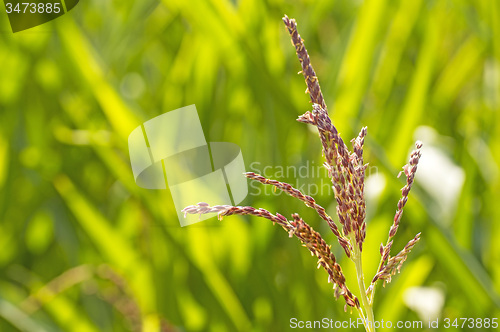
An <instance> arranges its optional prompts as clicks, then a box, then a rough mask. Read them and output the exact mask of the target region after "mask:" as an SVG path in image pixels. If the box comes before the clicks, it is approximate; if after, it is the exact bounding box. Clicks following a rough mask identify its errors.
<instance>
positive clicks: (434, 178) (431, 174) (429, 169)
mask: <svg viewBox="0 0 500 332" xmlns="http://www.w3.org/2000/svg"><path fill="white" fill-rule="evenodd" d="M415 136H416V137H418V138H419V140H421V141H423V142H424V147H423V148H422V158H421V159H420V162H419V164H418V170H417V175H416V181H417V182H418V183H419V184H420V185H422V187H424V188H425V189H426V191H427V192H428V193H429V194H430V195H431V196H432V197H433V198H434V201H435V202H436V203H437V204H438V207H439V209H438V210H437V211H436V213H439V214H440V215H439V216H438V218H437V220H441V221H443V222H445V223H449V222H450V221H451V219H452V217H453V213H454V211H455V207H456V205H457V202H458V199H459V197H460V193H461V191H462V187H463V184H464V181H465V172H464V170H463V169H462V168H461V167H460V166H458V165H456V164H455V163H454V162H453V160H452V159H451V158H450V157H449V155H448V154H447V153H446V150H445V146H446V144H449V142H450V139H449V138H445V137H441V136H439V134H438V133H437V132H436V131H435V130H434V129H433V128H430V127H419V128H417V130H416V131H415ZM443 143H446V144H443Z"/></svg>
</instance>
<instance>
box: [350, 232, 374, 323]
mask: <svg viewBox="0 0 500 332" xmlns="http://www.w3.org/2000/svg"><path fill="white" fill-rule="evenodd" d="M352 240H354V239H352ZM353 243H356V242H353ZM352 260H353V261H354V266H355V268H356V277H357V279H358V286H359V292H360V298H361V303H362V305H363V307H364V309H365V311H366V316H367V319H368V323H367V322H366V320H365V317H364V315H361V318H362V319H363V325H364V326H365V329H366V331H367V332H375V317H374V315H373V307H372V305H371V304H370V302H368V297H367V296H366V287H365V277H364V274H363V263H362V260H361V251H360V250H359V247H358V246H357V245H354V246H353V255H352Z"/></svg>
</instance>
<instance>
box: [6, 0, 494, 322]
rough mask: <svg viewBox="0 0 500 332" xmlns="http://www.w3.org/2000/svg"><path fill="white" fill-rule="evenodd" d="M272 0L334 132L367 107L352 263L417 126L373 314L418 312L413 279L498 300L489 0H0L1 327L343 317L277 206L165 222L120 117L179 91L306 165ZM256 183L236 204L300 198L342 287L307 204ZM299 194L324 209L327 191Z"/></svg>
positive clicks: (288, 53)
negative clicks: (24, 13) (415, 156)
mask: <svg viewBox="0 0 500 332" xmlns="http://www.w3.org/2000/svg"><path fill="white" fill-rule="evenodd" d="M2 11H3V9H2ZM285 13H286V14H288V15H289V16H290V17H293V18H296V20H297V22H298V27H299V31H300V33H301V35H302V37H303V38H304V39H305V43H306V46H307V47H308V50H309V54H310V55H311V58H312V63H313V65H314V67H315V69H316V72H317V75H318V77H319V79H320V83H321V85H322V88H323V92H324V95H325V99H326V102H327V105H328V106H329V111H330V114H331V116H332V118H333V120H334V123H335V125H336V126H337V128H339V130H340V132H341V133H342V136H343V138H344V140H345V141H346V142H348V141H349V140H350V139H351V138H352V137H355V136H356V135H357V132H358V131H359V129H360V128H361V126H364V125H366V126H368V137H367V139H366V144H365V160H366V161H367V162H369V163H370V165H371V168H370V172H369V177H368V179H367V200H368V219H367V222H368V233H367V242H366V243H365V246H364V257H363V259H364V265H365V266H364V267H365V274H366V279H367V282H369V280H370V279H371V278H372V276H373V275H374V273H375V270H376V268H377V264H378V261H379V257H380V255H379V253H378V246H379V244H380V242H385V241H386V236H387V232H388V229H389V227H390V225H391V223H392V218H393V215H394V212H395V209H396V203H397V200H398V199H399V197H400V191H399V189H400V188H401V187H402V186H403V185H404V179H403V178H404V177H403V178H400V179H397V178H396V175H397V174H398V172H399V171H400V170H401V166H403V165H404V164H405V163H406V162H407V158H408V156H409V151H410V149H411V147H412V145H413V142H414V140H416V139H420V140H422V141H423V143H424V149H423V157H422V164H421V167H420V168H419V172H418V173H419V174H418V176H417V180H416V185H415V186H414V190H412V192H411V194H410V200H409V202H408V204H407V207H406V209H405V214H404V216H403V220H402V225H401V227H400V231H399V233H398V236H397V238H396V241H395V243H394V246H393V253H394V254H395V253H396V252H397V251H399V250H400V249H401V248H402V247H403V246H404V244H405V243H406V242H407V241H408V240H409V239H410V238H412V237H413V236H414V235H415V234H416V233H417V232H422V241H421V242H420V243H419V244H418V245H417V246H416V248H415V249H414V250H413V252H412V253H411V254H410V256H409V259H408V261H407V262H406V263H405V265H404V266H403V269H402V273H401V274H398V275H396V276H395V277H394V278H393V282H392V283H391V284H389V285H388V286H386V287H385V288H382V287H381V286H380V285H379V289H378V290H377V294H376V298H375V317H376V319H378V320H380V319H384V320H391V321H393V322H396V321H397V320H420V319H424V318H423V317H421V316H422V312H421V310H419V309H418V307H419V305H420V306H422V303H424V304H425V301H426V299H427V300H428V301H431V302H432V303H434V304H438V305H437V306H436V309H435V310H434V312H433V314H437V315H439V316H440V317H441V319H443V318H445V317H448V318H451V319H452V320H453V319H454V318H461V317H463V318H469V317H470V318H494V317H497V318H499V319H500V295H499V292H500V241H499V238H500V223H499V222H500V207H499V205H498V199H499V198H500V195H499V194H500V182H499V181H500V180H499V168H498V164H499V163H500V113H499V112H500V3H499V2H498V1H495V0H490V1H487V0H484V1H482V0H471V1H465V0H456V1H451V0H449V1H446V0H440V1H437V0H435V1H424V0H412V1H408V0H391V1H388V0H365V1H361V0H356V1H348V0H336V1H321V0H318V1H312V0H303V1H287V2H285V1H280V0H273V1H268V2H265V1H262V0H242V1H227V0H226V1H223V0H210V1H206V0H200V1H196V0H194V1H168V0H165V1H154V0H144V1H130V0H127V1H97V0H93V1H81V2H80V4H79V5H78V6H76V7H75V9H73V10H72V11H71V12H69V13H68V14H66V15H64V16H63V17H60V18H58V19H57V20H55V21H53V22H50V23H48V24H45V25H42V26H40V27H37V28H34V29H30V30H26V31H24V32H20V33H16V34H12V32H11V31H10V26H9V23H8V21H7V16H6V14H5V12H3V13H2V14H0V68H1V69H0V330H1V331H18V330H21V331H130V330H131V331H141V330H142V331H158V330H159V329H160V328H161V329H162V330H164V331H285V330H288V329H289V320H290V318H292V317H296V318H297V319H299V320H319V319H322V318H323V317H328V318H331V319H334V320H348V319H349V318H350V317H352V318H353V319H355V318H357V316H356V313H353V314H352V315H351V314H349V313H345V312H344V310H343V308H344V301H343V300H342V299H341V300H339V301H338V302H335V300H334V297H333V291H332V289H331V285H330V284H328V283H327V275H326V274H325V273H324V271H322V270H317V269H316V262H315V259H314V258H313V257H311V256H310V254H309V252H308V251H307V250H306V249H305V248H301V247H300V245H299V242H298V241H297V240H296V239H289V238H288V234H286V233H285V232H283V230H282V229H281V228H279V227H278V226H273V225H272V224H271V223H270V222H268V221H266V220H261V219H257V218H253V217H239V216H233V217H227V218H225V219H224V221H222V222H219V221H217V220H216V218H213V219H211V220H209V221H205V222H202V223H199V224H196V225H193V226H189V227H184V228H181V227H179V222H178V220H177V216H176V214H175V211H174V207H173V204H172V201H171V197H170V194H169V192H168V190H165V191H154V190H145V189H142V188H139V187H138V186H137V185H136V184H135V183H134V180H133V177H132V172H131V168H130V162H129V156H128V148H127V137H128V134H129V133H130V132H131V130H132V129H133V128H135V127H136V126H138V125H139V124H141V123H142V122H144V121H146V120H148V119H151V118H153V117H155V116H157V115H160V114H163V113H165V112H168V111H170V110H174V109H176V108H179V107H182V106H186V105H190V104H196V106H197V109H198V112H199V115H200V118H201V121H202V126H203V129H204V131H205V135H206V138H207V141H215V142H217V141H220V142H232V143H235V144H238V145H239V146H240V147H241V149H242V153H243V157H244V159H245V163H246V165H247V168H250V165H253V169H248V170H259V169H260V170H262V169H263V167H265V166H272V167H273V169H270V170H269V171H268V172H267V175H270V176H272V175H275V174H274V173H273V170H276V169H277V168H278V167H287V166H293V167H300V166H304V165H312V164H314V165H315V166H318V165H321V163H322V157H321V146H320V143H319V140H318V137H317V134H316V133H314V131H313V130H310V129H311V128H308V126H306V125H304V124H301V123H298V122H296V121H295V119H296V117H297V116H298V115H299V114H302V113H303V112H304V111H306V110H308V109H310V104H309V98H308V95H306V94H304V90H305V85H304V80H303V78H302V76H299V75H296V73H297V71H299V70H300V65H299V63H298V60H297V58H296V55H295V50H294V48H293V47H292V45H291V44H290V41H289V36H288V33H287V31H286V29H285V27H284V25H283V23H282V21H281V18H282V16H283V14H285ZM252 163H254V164H252ZM256 163H258V164H256ZM280 180H286V181H289V182H291V183H292V184H294V185H296V184H299V185H301V184H310V183H313V184H314V183H315V184H318V183H320V184H323V183H325V182H324V181H325V180H324V179H321V178H319V177H318V176H310V177H309V178H307V179H296V178H294V177H293V174H291V176H289V177H285V178H280ZM321 181H323V182H321ZM257 188H260V189H261V190H262V193H261V195H257V194H258V189H257ZM263 190H264V189H263V188H262V187H260V186H254V185H253V186H252V187H250V193H249V196H248V197H247V199H246V200H245V201H244V202H242V203H241V204H242V205H253V206H255V207H263V208H266V209H268V210H270V211H271V212H273V213H275V212H280V213H282V214H284V215H286V216H290V214H291V213H294V212H299V213H300V214H301V216H302V217H303V218H304V219H305V220H306V221H307V222H309V223H310V224H311V225H312V226H313V227H314V228H315V229H316V230H318V231H319V232H321V233H322V234H323V235H324V238H325V240H327V241H328V242H330V243H332V249H333V251H334V253H335V254H336V256H337V257H338V259H339V261H340V263H341V265H342V267H343V269H344V272H345V274H346V277H347V280H348V286H349V287H350V289H351V290H352V291H353V292H354V293H355V294H358V292H359V290H358V289H357V285H356V281H355V278H354V277H355V274H354V268H353V264H352V263H351V262H350V261H349V260H348V259H346V258H345V255H343V253H342V251H341V249H340V248H339V246H338V244H337V243H336V241H335V239H334V237H333V235H332V234H331V232H329V230H328V227H327V226H326V224H325V223H324V222H322V221H321V220H320V219H319V218H318V217H317V216H316V215H315V213H314V211H310V210H308V209H307V208H306V207H305V206H303V205H302V204H299V203H297V202H296V201H295V200H294V199H292V198H291V197H288V196H285V195H275V194H273V193H272V192H271V191H269V190H267V191H266V192H264V191H263ZM317 200H318V202H319V203H320V204H321V205H323V206H325V207H326V208H327V210H328V211H329V212H330V214H331V215H335V205H334V204H332V196H331V193H328V192H326V193H324V194H323V195H319V196H317ZM193 203H196V202H193ZM415 287H417V288H415ZM418 287H424V288H418ZM410 291H412V292H410ZM424 291H427V292H428V293H425V292H424ZM429 292H430V293H429ZM409 294H410V295H409ZM411 294H413V295H411ZM415 294H417V295H418V294H420V295H421V294H433V295H432V296H435V297H430V296H424V299H420V300H418V299H419V298H420V297H422V296H420V297H419V296H417V295H415ZM412 299H413V300H412ZM415 299H417V300H415ZM440 300H442V305H439V302H440ZM412 301H413V302H415V301H416V302H418V303H417V304H415V303H413V302H412ZM412 303H413V304H412ZM419 303H420V304H419ZM458 330H461V329H460V328H459V329H458ZM479 330H482V329H479Z"/></svg>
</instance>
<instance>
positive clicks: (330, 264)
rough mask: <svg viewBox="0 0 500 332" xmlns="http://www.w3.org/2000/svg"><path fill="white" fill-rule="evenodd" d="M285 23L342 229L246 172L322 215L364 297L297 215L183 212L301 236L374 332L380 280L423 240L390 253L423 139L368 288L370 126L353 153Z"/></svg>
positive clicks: (246, 209)
mask: <svg viewBox="0 0 500 332" xmlns="http://www.w3.org/2000/svg"><path fill="white" fill-rule="evenodd" d="M283 22H284V23H285V25H286V27H287V29H288V32H289V33H290V36H291V40H292V44H293V45H294V46H295V50H296V53H297V56H298V58H299V61H300V64H301V67H302V70H301V72H299V73H302V74H303V76H304V78H305V82H306V86H307V90H306V92H307V93H308V94H309V95H310V98H311V102H312V109H311V110H310V111H307V112H306V113H305V114H303V115H301V116H299V118H298V119H297V120H298V121H299V122H302V123H305V124H309V125H312V126H315V127H316V128H317V130H318V133H319V137H320V140H321V144H322V147H323V155H324V158H325V163H324V167H326V169H327V170H328V176H329V177H330V179H331V181H332V185H333V189H334V195H335V200H336V202H337V207H336V212H337V217H338V223H339V224H340V226H341V227H338V226H337V223H336V222H335V221H334V220H333V219H332V217H330V216H329V215H328V214H327V213H326V211H325V209H324V208H323V207H321V206H320V205H319V204H317V203H316V201H315V200H314V198H312V197H311V196H309V195H306V194H304V193H302V192H301V191H300V190H298V189H296V188H294V187H292V186H291V185H290V184H288V183H284V182H280V181H277V180H272V179H268V178H266V177H264V176H262V175H259V174H256V173H253V172H249V173H245V176H246V177H247V178H249V179H251V180H254V181H258V182H260V183H262V184H264V185H271V186H274V187H275V188H276V189H279V190H281V191H283V192H285V193H286V194H288V195H290V196H292V197H295V198H296V199H298V200H300V201H302V202H303V203H304V204H305V205H306V206H308V207H310V208H312V209H314V210H315V211H316V212H317V214H318V215H319V217H320V218H321V219H323V220H324V221H325V222H326V223H327V224H328V226H329V228H330V229H331V231H332V232H333V234H334V235H335V236H336V238H337V241H338V243H339V245H340V246H341V247H342V249H343V251H344V252H345V254H346V255H347V257H349V258H350V259H351V260H352V262H353V263H354V264H355V269H356V276H357V281H358V286H359V297H358V296H355V295H354V294H353V293H352V292H351V291H350V290H349V288H348V287H347V285H346V282H345V276H344V274H343V272H342V268H341V266H340V265H339V264H338V263H337V260H336V258H335V255H334V254H333V253H332V251H331V246H330V245H328V244H327V243H326V242H325V241H324V240H323V238H322V237H321V235H320V234H319V233H318V232H316V231H315V230H314V229H313V228H312V227H311V226H309V224H307V223H306V222H305V221H304V220H303V219H302V218H301V217H300V216H299V214H297V213H295V214H292V218H291V219H287V218H286V217H285V216H283V215H282V214H280V213H276V214H273V213H271V212H269V211H267V210H265V209H262V208H254V207H251V206H230V205H217V206H210V205H209V204H207V203H203V202H200V203H197V204H196V205H191V206H188V207H186V208H184V209H183V212H184V213H185V214H205V213H217V214H218V217H219V219H220V220H222V218H223V217H224V216H230V215H253V216H257V217H262V218H265V219H268V220H270V221H272V222H273V224H278V225H280V226H281V227H282V228H283V229H284V230H285V231H287V232H288V234H289V236H290V237H294V236H295V237H297V238H298V239H299V240H300V242H302V244H303V246H305V247H307V249H309V250H310V252H311V253H312V255H314V256H316V258H317V260H318V267H322V268H323V269H324V270H325V271H326V272H327V274H328V282H329V283H332V284H333V289H334V294H335V297H336V298H339V297H343V298H344V300H345V310H346V311H347V309H348V307H350V308H351V309H352V308H354V309H355V310H356V311H357V312H358V314H359V316H360V317H361V319H362V320H363V323H364V326H365V329H366V331H375V317H374V315H373V297H374V295H375V286H376V284H377V282H378V281H382V282H383V284H384V286H385V284H386V283H389V282H390V281H391V277H392V276H393V275H394V274H395V273H396V272H399V271H400V269H401V266H402V264H403V263H404V261H405V260H406V258H407V256H408V254H409V253H410V251H411V250H412V248H413V247H414V246H415V244H416V243H417V242H418V241H419V240H420V233H418V234H417V235H415V237H414V238H413V239H411V240H410V241H409V242H408V243H407V244H406V246H405V247H404V248H403V249H402V250H401V251H400V252H399V253H397V254H396V255H394V256H392V255H391V248H392V244H393V238H394V237H395V236H396V233H397V231H398V228H399V224H400V222H401V217H402V215H403V208H404V206H405V204H406V202H407V200H408V194H409V192H410V190H411V187H412V184H413V181H414V177H415V173H416V171H417V165H418V161H419V159H420V156H421V151H420V149H421V147H422V143H421V142H419V141H417V142H416V144H415V146H416V149H415V150H414V151H413V152H412V153H411V156H410V159H409V162H408V164H406V165H405V166H404V167H403V171H402V172H400V175H401V173H404V175H405V176H406V185H405V186H404V187H403V188H402V197H401V199H400V200H399V202H398V204H397V210H396V214H395V216H394V222H393V224H392V226H391V228H390V230H389V235H388V239H387V242H386V244H385V245H384V244H381V245H380V256H381V258H380V263H379V266H378V269H377V272H376V274H375V276H374V277H373V278H372V280H371V282H370V285H369V286H368V287H366V284H365V278H364V275H363V269H362V260H361V253H362V251H363V243H364V240H365V237H366V220H365V219H366V203H365V196H364V185H365V171H366V168H367V166H368V164H364V162H363V145H364V140H365V136H366V134H367V128H366V127H364V128H362V129H361V131H360V133H359V135H358V136H357V137H356V138H355V139H353V140H352V141H351V142H352V146H353V148H352V150H353V151H352V152H351V151H349V149H348V147H347V146H346V144H345V143H344V141H343V140H342V138H341V137H340V135H339V132H338V130H337V128H336V127H335V126H334V125H333V123H332V120H331V119H330V117H329V115H328V111H327V107H326V103H325V101H324V98H323V94H322V92H321V87H320V85H319V81H318V77H317V76H316V73H315V71H314V69H313V67H312V65H311V61H310V59H309V55H308V53H307V50H306V48H305V45H304V41H303V39H302V38H301V37H300V35H299V33H298V31H297V24H296V22H295V20H294V19H289V18H288V17H287V16H286V15H285V17H284V18H283ZM398 176H399V175H398ZM339 228H340V229H339Z"/></svg>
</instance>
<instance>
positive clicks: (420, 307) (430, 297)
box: [403, 287, 444, 321]
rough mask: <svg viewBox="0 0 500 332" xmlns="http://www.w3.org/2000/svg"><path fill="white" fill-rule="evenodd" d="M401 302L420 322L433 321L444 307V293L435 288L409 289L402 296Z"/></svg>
mask: <svg viewBox="0 0 500 332" xmlns="http://www.w3.org/2000/svg"><path fill="white" fill-rule="evenodd" d="M403 301H404V302H405V304H406V305H407V306H408V308H410V309H412V310H413V311H415V312H416V313H417V314H418V316H419V317H420V319H421V320H422V321H427V320H435V319H436V318H438V317H439V316H440V314H441V310H442V309H443V305H444V292H443V291H442V290H441V289H439V288H436V287H411V288H408V289H407V290H406V291H405V292H404V294H403Z"/></svg>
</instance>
